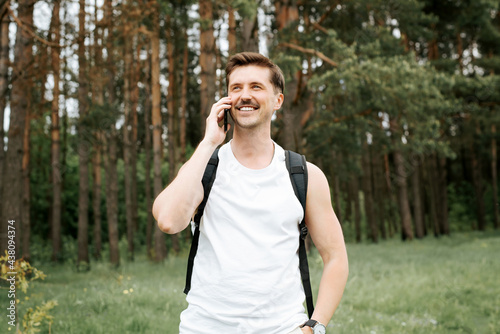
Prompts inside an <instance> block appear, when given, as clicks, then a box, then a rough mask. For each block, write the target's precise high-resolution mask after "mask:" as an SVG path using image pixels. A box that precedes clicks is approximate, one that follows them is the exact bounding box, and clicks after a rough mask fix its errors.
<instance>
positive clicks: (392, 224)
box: [384, 153, 399, 237]
mask: <svg viewBox="0 0 500 334" xmlns="http://www.w3.org/2000/svg"><path fill="white" fill-rule="evenodd" d="M384 175H385V186H386V193H387V197H388V198H389V199H390V202H389V208H388V209H387V213H388V214H387V215H388V216H389V217H390V218H389V224H388V226H389V237H393V236H394V234H395V233H396V232H397V231H398V224H397V223H396V220H397V218H398V216H399V213H398V210H397V208H396V204H395V203H397V199H396V195H395V193H394V191H393V187H392V181H391V167H390V164H389V155H388V154H387V153H386V154H384Z"/></svg>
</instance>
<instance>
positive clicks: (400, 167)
mask: <svg viewBox="0 0 500 334" xmlns="http://www.w3.org/2000/svg"><path fill="white" fill-rule="evenodd" d="M393 153H394V165H395V168H396V175H395V177H396V184H397V185H398V204H399V212H400V214H401V231H402V238H403V240H406V239H408V240H412V239H413V229H412V223H411V212H410V204H409V200H408V185H407V181H406V171H405V166H404V158H403V155H402V154H401V151H399V150H397V149H396V150H394V152H393Z"/></svg>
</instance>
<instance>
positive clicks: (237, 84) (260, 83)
mask: <svg viewBox="0 0 500 334" xmlns="http://www.w3.org/2000/svg"><path fill="white" fill-rule="evenodd" d="M241 85H242V83H240V82H235V83H232V84H231V85H229V88H233V87H234V86H241ZM249 85H250V86H252V85H259V86H263V87H265V84H264V83H263V82H262V81H252V82H250V83H249Z"/></svg>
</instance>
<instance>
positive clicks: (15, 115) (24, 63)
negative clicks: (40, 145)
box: [0, 0, 33, 258]
mask: <svg viewBox="0 0 500 334" xmlns="http://www.w3.org/2000/svg"><path fill="white" fill-rule="evenodd" d="M18 18H19V20H20V21H21V22H23V23H24V24H25V25H26V26H28V27H30V26H31V25H32V24H33V3H32V1H31V0H19V1H18ZM32 47H33V38H32V37H31V36H30V34H29V32H27V31H26V30H25V29H22V28H21V27H19V26H18V27H17V32H16V44H15V47H14V64H13V68H12V77H13V78H16V79H15V80H13V82H12V90H11V99H10V125H9V132H8V147H7V152H6V153H5V163H4V176H3V184H5V185H8V187H7V186H5V187H4V188H3V190H2V206H3V207H2V215H3V218H2V224H0V226H1V228H2V231H1V232H2V234H1V243H0V246H1V247H0V251H1V254H3V253H4V250H5V249H7V222H9V221H14V223H13V226H14V227H15V230H16V236H18V237H20V233H19V232H20V226H21V225H20V223H21V209H22V210H29V208H24V207H23V208H21V200H22V189H23V187H22V184H23V183H22V180H23V174H22V162H23V141H24V127H25V122H26V114H27V110H28V108H30V105H29V101H31V98H30V92H31V87H32V79H31V78H32V77H33V53H32ZM17 242H20V240H18V241H17ZM19 251H20V249H16V258H18V256H17V255H18V254H17V253H18V252H19Z"/></svg>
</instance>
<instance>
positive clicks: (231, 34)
mask: <svg viewBox="0 0 500 334" xmlns="http://www.w3.org/2000/svg"><path fill="white" fill-rule="evenodd" d="M227 12H228V25H229V28H228V30H227V42H228V44H229V47H228V53H229V56H232V55H234V54H235V53H236V50H237V46H236V18H235V16H234V8H233V7H231V6H228V9H227ZM226 84H227V82H226Z"/></svg>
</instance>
